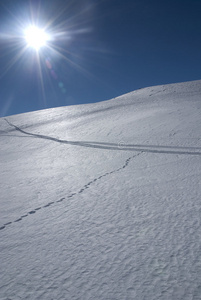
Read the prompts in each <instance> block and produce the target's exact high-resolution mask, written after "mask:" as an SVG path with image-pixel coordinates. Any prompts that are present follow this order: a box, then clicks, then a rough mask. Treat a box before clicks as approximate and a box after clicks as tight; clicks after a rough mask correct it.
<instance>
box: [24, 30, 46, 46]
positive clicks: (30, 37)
mask: <svg viewBox="0 0 201 300" xmlns="http://www.w3.org/2000/svg"><path fill="white" fill-rule="evenodd" d="M25 40H26V42H27V45H28V46H29V47H32V48H34V49H35V50H36V51H38V50H39V49H40V48H42V47H44V46H46V45H47V41H48V40H49V36H48V34H47V33H46V32H45V31H44V30H43V29H41V28H39V27H36V26H30V27H28V28H27V29H26V30H25Z"/></svg>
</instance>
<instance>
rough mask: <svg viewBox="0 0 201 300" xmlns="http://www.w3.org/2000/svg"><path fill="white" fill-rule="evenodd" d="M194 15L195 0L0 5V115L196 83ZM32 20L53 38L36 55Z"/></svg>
mask: <svg viewBox="0 0 201 300" xmlns="http://www.w3.org/2000/svg"><path fill="white" fill-rule="evenodd" d="M200 16H201V1H200V0H166V1H164V0H160V1H159V0H157V1H156V0H124V1H122V0H65V1H64V0H34V1H28V0H26V1H25V0H24V1H23V0H1V1H0V116H6V115H12V114H17V113H22V112H27V111H32V110H39V109H44V108H49V107H56V106H63V105H64V106H66V105H72V104H80V103H91V102H98V101H102V100H107V99H111V98H114V97H116V96H119V95H122V94H124V93H127V92H130V91H133V90H135V89H138V88H142V87H146V86H152V85H159V84H166V83H174V82H181V81H189V80H196V79H201V17H200ZM32 22H34V23H35V24H37V25H38V26H40V27H44V26H46V27H47V31H48V33H51V34H52V35H53V36H54V39H53V40H51V41H50V42H49V44H48V47H43V48H41V49H40V51H39V52H38V54H37V52H36V51H35V50H34V49H31V48H28V49H26V50H25V47H26V45H25V40H24V36H23V34H24V33H23V30H25V28H26V27H27V26H28V25H29V24H31V23H32ZM22 52H23V53H22ZM39 66H40V67H39Z"/></svg>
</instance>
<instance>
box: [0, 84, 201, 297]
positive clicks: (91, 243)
mask: <svg viewBox="0 0 201 300" xmlns="http://www.w3.org/2000/svg"><path fill="white" fill-rule="evenodd" d="M200 132H201V81H194V82H188V83H180V84H172V85H164V86H157V87H149V88H145V89H140V90H137V91H134V92H132V93H129V94H126V95H123V96H120V97H118V98H115V99H112V100H109V101H104V102H100V103H96V104H88V105H79V106H71V107H61V108H55V109H48V110H43V111H38V112H31V113H26V114H21V115H15V116H10V117H7V118H1V119H0V170H1V172H0V176H1V178H0V191H1V195H0V204H1V210H0V251H1V255H0V268H1V272H0V299H1V300H19V299H23V300H25V299H29V300H30V299H31V300H37V299H40V300H43V299H44V300H55V299H56V300H64V299H71V300H74V299H75V300H77V299H79V300H80V299H81V300H85V299H86V300H94V299H98V300H106V299H109V300H117V299H119V300H123V299H125V300H130V299H137V300H156V299H163V300H170V299H182V300H185V299H186V300H190V299H192V300H198V299H201V280H200V279H201V255H200V253H201V252H200V251H201V223H200V220H201V202H200V194H201V135H200Z"/></svg>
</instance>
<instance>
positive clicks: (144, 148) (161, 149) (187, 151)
mask: <svg viewBox="0 0 201 300" xmlns="http://www.w3.org/2000/svg"><path fill="white" fill-rule="evenodd" d="M5 121H6V122H7V123H8V124H9V125H10V126H12V127H14V130H17V131H19V132H21V133H23V134H25V135H28V136H32V137H34V138H40V139H44V140H50V141H54V142H57V143H61V144H67V145H73V146H80V147H86V148H95V149H105V150H118V151H119V150H121V151H135V152H139V151H140V152H148V153H160V154H183V155H201V148H200V147H179V146H168V145H165V146H164V145H139V144H134V145H131V144H126V143H123V144H122V145H121V144H119V143H118V144H115V143H106V142H90V141H67V140H61V139H57V138H54V137H51V136H47V135H42V134H35V133H31V132H27V131H25V130H23V129H21V128H19V127H18V126H16V125H14V124H12V123H10V122H9V121H8V120H7V119H6V118H5Z"/></svg>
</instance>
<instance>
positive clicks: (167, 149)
mask: <svg viewBox="0 0 201 300" xmlns="http://www.w3.org/2000/svg"><path fill="white" fill-rule="evenodd" d="M5 121H6V122H7V123H8V124H9V125H10V126H12V127H14V130H17V131H19V132H21V133H23V134H26V135H31V136H33V137H36V138H42V139H46V140H52V141H55V142H59V143H65V144H70V145H78V146H83V147H92V148H101V149H107V150H119V151H121V150H126V151H137V152H138V153H137V154H135V155H133V156H131V157H129V158H128V159H127V160H126V161H125V163H124V165H123V166H122V167H120V168H118V169H115V170H113V171H111V172H107V173H105V174H103V175H101V176H99V177H97V178H95V179H93V180H91V181H90V182H88V183H87V184H86V185H84V186H83V188H81V189H80V190H79V191H78V192H75V193H71V194H70V195H69V196H67V197H66V198H65V197H63V198H61V199H59V200H56V201H51V202H49V203H47V204H45V205H43V206H40V207H37V208H34V209H32V210H31V211H29V212H28V213H25V214H23V215H22V216H20V217H19V218H17V219H16V220H15V221H10V222H7V223H5V224H4V225H3V226H1V227H0V230H3V229H5V228H6V227H7V226H9V225H11V224H13V223H17V222H20V221H22V220H23V219H24V218H26V217H28V216H29V215H32V214H35V213H36V212H37V211H38V210H41V209H44V208H48V207H50V206H51V205H53V204H56V203H61V202H63V201H64V200H66V199H69V198H72V197H73V196H75V195H78V194H81V193H83V192H84V191H85V190H86V189H88V188H89V187H90V186H91V185H92V184H93V183H95V182H96V181H98V180H100V179H102V178H103V177H106V176H109V175H111V174H114V173H116V172H119V171H121V170H123V169H125V168H126V167H127V166H128V164H129V162H130V161H131V160H132V159H133V158H135V157H137V156H139V155H140V154H142V153H143V152H152V153H165V154H185V155H201V148H198V147H197V148H194V147H188V148H185V147H172V146H156V145H126V144H123V145H119V144H114V143H100V142H77V141H65V140H59V139H57V138H54V137H50V136H45V135H40V134H34V133H30V132H27V131H25V130H22V129H21V128H19V127H18V126H16V125H14V124H12V123H10V122H9V121H8V120H7V119H5ZM157 148H160V149H157ZM195 149H196V150H198V151H195ZM187 150H188V151H187ZM189 150H190V151H189Z"/></svg>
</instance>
